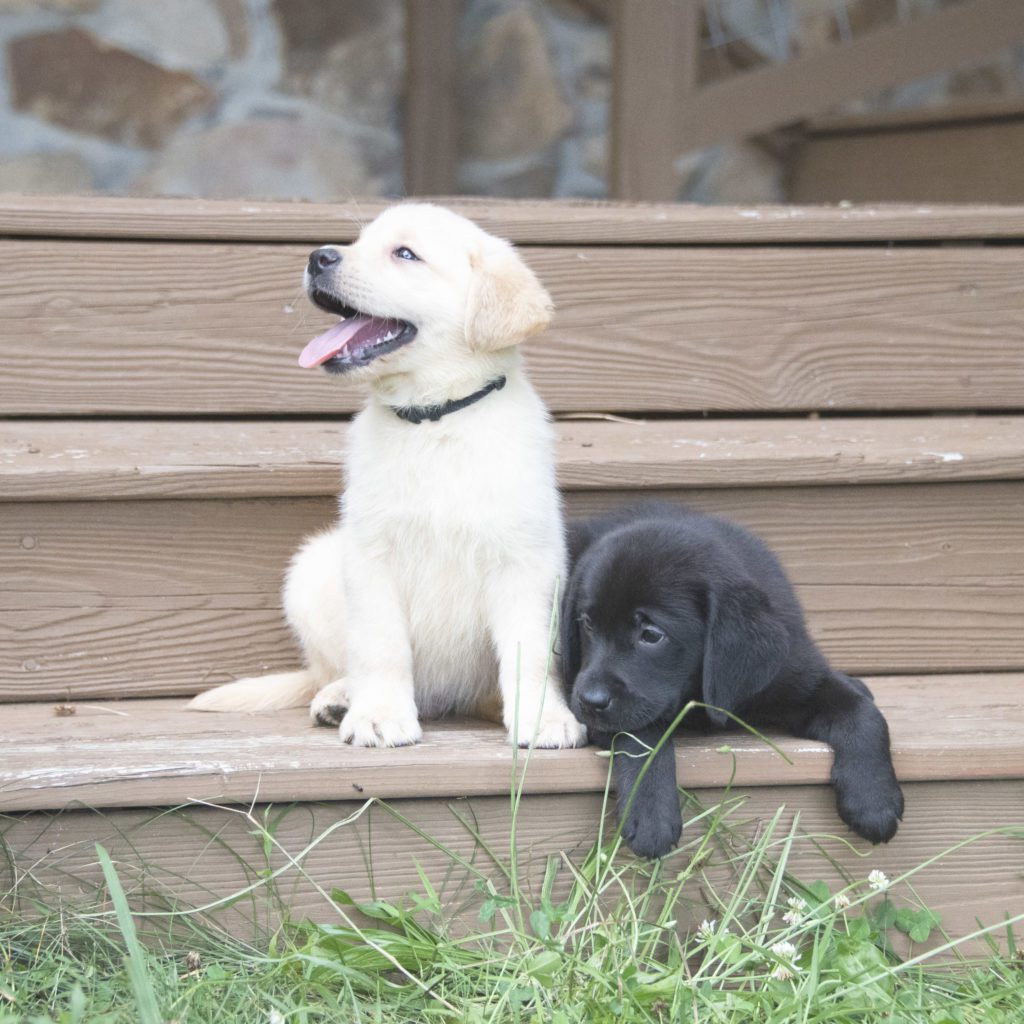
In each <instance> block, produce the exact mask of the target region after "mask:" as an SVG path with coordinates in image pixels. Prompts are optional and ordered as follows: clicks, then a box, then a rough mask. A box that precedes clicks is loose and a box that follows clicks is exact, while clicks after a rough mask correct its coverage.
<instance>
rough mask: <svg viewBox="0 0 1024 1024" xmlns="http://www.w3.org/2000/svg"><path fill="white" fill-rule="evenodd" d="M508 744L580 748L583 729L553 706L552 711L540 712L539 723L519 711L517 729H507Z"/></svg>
mask: <svg viewBox="0 0 1024 1024" xmlns="http://www.w3.org/2000/svg"><path fill="white" fill-rule="evenodd" d="M508 739H509V742H510V743H518V744H519V746H521V747H529V746H534V747H545V748H563V747H582V746H583V745H584V744H585V743H586V742H587V727H586V726H585V725H584V724H583V723H582V722H580V721H579V720H578V719H577V718H576V717H575V715H573V713H572V712H571V711H570V710H569V709H568V708H567V707H565V706H564V705H558V704H556V705H555V706H554V707H552V708H550V709H549V708H544V710H543V712H542V714H541V716H540V721H539V722H538V721H537V712H536V710H534V711H533V713H532V714H531V713H530V712H529V711H524V710H523V709H522V708H520V711H519V728H518V729H517V730H515V732H514V733H513V730H512V728H511V727H509V732H508Z"/></svg>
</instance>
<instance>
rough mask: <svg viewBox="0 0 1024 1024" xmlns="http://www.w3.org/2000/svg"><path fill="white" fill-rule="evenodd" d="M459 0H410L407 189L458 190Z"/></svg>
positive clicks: (405, 131)
mask: <svg viewBox="0 0 1024 1024" xmlns="http://www.w3.org/2000/svg"><path fill="white" fill-rule="evenodd" d="M458 14H459V5H458V2H457V0H431V2H430V3H428V4H425V3H422V2H421V0H406V3H405V108H404V113H405V117H404V121H403V126H402V142H403V148H404V158H405V192H406V194H407V195H410V196H420V195H435V196H436V195H446V194H449V193H452V192H456V191H457V188H456V166H457V155H458V154H457V147H458V116H457V104H456V94H455V39H456V27H457V23H458Z"/></svg>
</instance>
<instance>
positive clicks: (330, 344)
mask: <svg viewBox="0 0 1024 1024" xmlns="http://www.w3.org/2000/svg"><path fill="white" fill-rule="evenodd" d="M369 322H370V318H369V317H368V316H350V317H348V318H347V319H346V320H339V321H338V323H336V324H335V325H334V326H333V327H331V328H330V329H329V330H326V331H324V333H323V334H319V335H317V337H315V338H314V339H313V340H312V341H311V342H310V343H309V344H308V345H307V346H306V347H305V348H304V349H303V350H302V353H301V354H300V355H299V366H301V367H302V368H303V369H304V370H308V369H310V368H311V367H313V366H319V365H320V364H321V363H326V362H327V360H328V359H330V358H331V357H332V356H336V355H337V354H338V353H339V352H340V351H341V350H342V349H343V348H344V347H345V346H346V345H347V344H348V343H349V342H350V341H351V340H352V339H353V338H354V337H355V335H356V334H357V333H358V332H359V329H360V328H362V327H365V326H366V325H367V324H368V323H369Z"/></svg>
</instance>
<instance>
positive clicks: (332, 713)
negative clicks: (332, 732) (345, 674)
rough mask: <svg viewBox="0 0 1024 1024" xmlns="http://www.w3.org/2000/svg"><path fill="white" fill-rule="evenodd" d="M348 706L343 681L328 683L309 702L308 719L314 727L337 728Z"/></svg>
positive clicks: (346, 692) (346, 691)
mask: <svg viewBox="0 0 1024 1024" xmlns="http://www.w3.org/2000/svg"><path fill="white" fill-rule="evenodd" d="M348 705H349V700H348V690H347V689H346V687H345V682H344V680H338V681H337V682H334V683H328V684H327V685H326V686H325V687H324V688H323V689H322V690H320V691H319V692H318V693H317V695H316V696H315V697H314V698H313V699H312V701H310V704H309V717H310V718H312V719H313V724H314V725H328V726H332V727H334V728H337V726H339V725H341V720H342V719H343V718H344V717H345V713H346V712H347V711H348Z"/></svg>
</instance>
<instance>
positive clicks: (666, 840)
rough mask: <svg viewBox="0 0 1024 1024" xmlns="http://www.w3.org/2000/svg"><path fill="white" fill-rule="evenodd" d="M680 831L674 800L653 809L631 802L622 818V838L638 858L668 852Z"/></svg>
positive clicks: (656, 857) (680, 821)
mask: <svg viewBox="0 0 1024 1024" xmlns="http://www.w3.org/2000/svg"><path fill="white" fill-rule="evenodd" d="M682 834H683V820H682V818H681V817H680V814H679V805H678V803H675V802H674V803H672V804H664V805H663V806H661V807H658V808H657V809H654V808H651V807H650V806H649V805H645V804H644V802H643V801H634V804H633V806H632V807H631V808H630V809H629V812H628V813H627V815H626V817H625V818H624V819H623V821H622V839H623V841H624V842H625V844H626V845H627V846H628V847H629V848H630V849H631V850H632V851H633V852H634V853H635V854H636V855H637V856H638V857H644V858H646V859H648V860H657V859H658V858H659V857H664V856H665V854H667V853H669V852H671V850H672V848H673V847H674V846H675V845H676V843H678V842H679V837H680V836H681V835H682Z"/></svg>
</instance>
